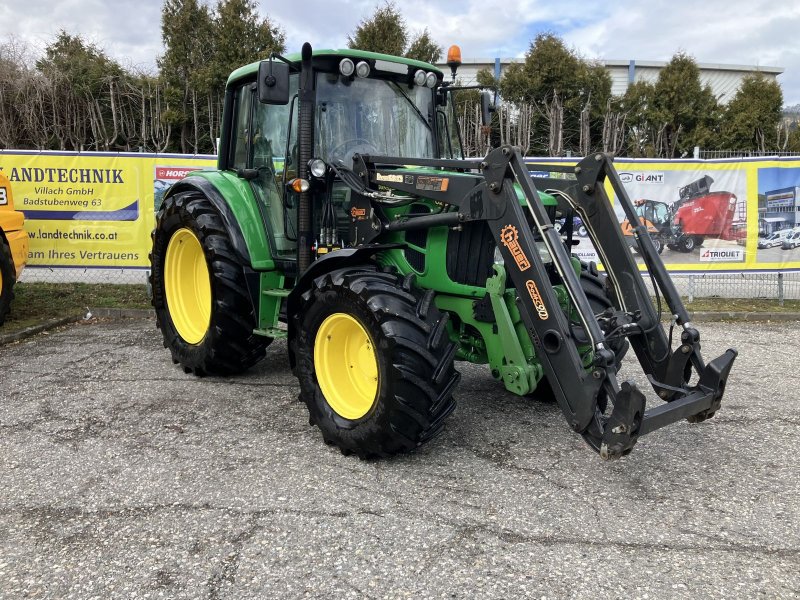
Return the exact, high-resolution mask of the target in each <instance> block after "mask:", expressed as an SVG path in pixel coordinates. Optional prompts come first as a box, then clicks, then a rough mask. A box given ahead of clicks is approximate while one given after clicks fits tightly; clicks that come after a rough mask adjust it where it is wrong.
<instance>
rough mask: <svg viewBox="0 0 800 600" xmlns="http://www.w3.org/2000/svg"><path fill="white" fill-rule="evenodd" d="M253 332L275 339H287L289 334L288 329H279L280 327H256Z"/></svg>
mask: <svg viewBox="0 0 800 600" xmlns="http://www.w3.org/2000/svg"><path fill="white" fill-rule="evenodd" d="M253 333H255V334H256V335H263V336H264V337H268V338H272V339H274V340H282V339H285V338H286V336H287V331H286V330H285V329H279V328H278V327H267V328H266V329H254V330H253Z"/></svg>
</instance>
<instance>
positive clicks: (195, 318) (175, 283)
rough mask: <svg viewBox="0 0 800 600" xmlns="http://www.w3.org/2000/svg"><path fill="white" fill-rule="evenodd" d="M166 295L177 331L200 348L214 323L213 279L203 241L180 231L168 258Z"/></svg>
mask: <svg viewBox="0 0 800 600" xmlns="http://www.w3.org/2000/svg"><path fill="white" fill-rule="evenodd" d="M164 291H165V293H166V296H167V308H168V309H169V316H170V318H171V319H172V323H173V324H174V325H175V329H176V330H177V331H178V335H180V336H181V337H182V338H183V340H184V341H185V342H186V343H187V344H199V343H200V342H201V341H202V339H203V338H204V337H205V335H206V331H208V324H209V323H210V322H211V278H210V276H209V274H208V264H207V263H206V257H205V253H204V252H203V246H202V245H201V244H200V240H198V239H197V236H196V235H195V234H194V232H193V231H191V230H190V229H186V228H183V229H179V230H178V231H176V232H175V233H174V234H173V236H172V238H171V239H170V240H169V244H168V245H167V254H166V256H165V257H164Z"/></svg>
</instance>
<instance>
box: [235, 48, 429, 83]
mask: <svg viewBox="0 0 800 600" xmlns="http://www.w3.org/2000/svg"><path fill="white" fill-rule="evenodd" d="M325 56H334V57H335V56H341V57H342V58H345V57H347V58H355V59H367V60H386V61H390V62H396V63H399V64H402V65H407V66H410V67H418V68H420V69H424V70H426V71H433V72H434V73H436V74H437V75H438V76H441V75H442V71H441V69H439V68H438V67H436V66H434V65H432V64H430V63H426V62H422V61H419V60H414V59H412V58H404V57H402V56H392V55H390V54H380V53H379V52H367V51H366V50H351V49H344V50H327V49H326V50H314V51H312V54H311V57H312V58H317V57H325ZM285 58H286V60H288V61H289V62H291V63H295V64H297V65H299V64H300V53H299V52H295V53H292V54H287V55H286V56H285ZM259 63H261V61H260V60H259V61H256V62H253V63H250V64H249V65H245V66H243V67H239V68H238V69H236V70H235V71H234V72H233V73H231V74H230V76H229V77H228V83H227V85H228V86H230V85H231V84H232V83H234V82H236V81H239V80H241V79H249V78H252V77H253V76H254V75H256V74H257V73H258V65H259Z"/></svg>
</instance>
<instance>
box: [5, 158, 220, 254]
mask: <svg viewBox="0 0 800 600" xmlns="http://www.w3.org/2000/svg"><path fill="white" fill-rule="evenodd" d="M215 164H216V159H215V158H214V157H207V156H204V157H192V156H183V155H153V154H109V153H59V152H24V151H0V170H2V171H3V173H5V175H6V176H7V177H8V178H9V180H10V182H11V186H12V190H13V192H14V202H15V205H16V208H17V210H21V211H22V212H24V213H25V229H26V230H27V231H28V236H29V237H30V253H29V256H28V266H29V267H82V268H91V267H99V268H122V269H131V268H134V269H135V268H147V267H148V266H149V259H148V254H149V252H150V232H151V231H152V230H153V226H154V224H155V216H154V210H155V209H156V200H158V204H160V202H161V198H162V197H163V194H164V191H166V189H167V188H168V187H169V185H171V184H172V183H173V182H175V181H177V180H178V179H180V178H181V177H183V176H184V175H185V174H186V173H187V172H188V171H191V170H194V169H200V168H204V167H211V166H214V165H215Z"/></svg>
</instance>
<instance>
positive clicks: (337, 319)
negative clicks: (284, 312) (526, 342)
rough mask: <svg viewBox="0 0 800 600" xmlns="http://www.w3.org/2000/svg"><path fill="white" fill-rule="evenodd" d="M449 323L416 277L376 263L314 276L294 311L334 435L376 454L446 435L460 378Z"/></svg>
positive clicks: (317, 418) (306, 388) (304, 388)
mask: <svg viewBox="0 0 800 600" xmlns="http://www.w3.org/2000/svg"><path fill="white" fill-rule="evenodd" d="M446 323H447V315H443V314H442V313H441V312H440V311H439V310H438V309H437V308H436V307H435V306H434V304H433V293H432V292H427V293H425V294H423V293H421V292H419V291H418V290H416V289H415V288H414V287H413V278H412V277H407V278H405V279H401V278H400V277H398V276H397V275H395V274H394V273H388V272H381V271H378V270H377V269H376V268H374V267H371V266H368V265H367V266H359V267H356V268H345V269H338V270H335V271H332V272H331V273H328V274H326V275H323V276H321V277H318V278H317V279H315V280H314V282H313V283H312V286H311V289H310V290H309V291H307V292H306V293H305V294H304V295H303V298H302V305H301V307H300V309H299V311H298V313H297V314H295V315H294V316H293V325H294V328H295V331H297V338H296V342H295V343H296V346H295V356H296V357H297V366H296V375H297V377H298V379H299V382H300V398H301V400H302V401H303V402H305V404H306V406H307V407H308V411H309V422H310V423H311V424H312V425H317V427H319V429H320V431H321V433H322V437H323V439H324V440H325V442H326V443H328V444H333V445H336V446H338V447H339V448H340V449H341V451H342V453H343V454H351V453H355V454H357V455H358V456H359V457H361V458H371V457H384V456H391V455H394V454H398V453H402V452H408V451H410V450H413V449H414V448H416V447H418V446H420V445H421V444H423V443H425V442H427V441H429V440H430V439H432V438H433V437H435V436H436V435H437V434H439V433H440V432H441V431H442V428H443V427H444V420H445V418H446V417H447V416H448V415H449V414H450V413H451V412H452V411H453V409H454V408H455V400H454V398H453V390H454V388H455V386H456V384H457V383H458V380H459V374H458V373H457V372H456V371H455V369H454V366H453V359H454V355H455V345H454V344H452V343H451V342H450V340H449V338H448V336H447V328H446Z"/></svg>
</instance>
